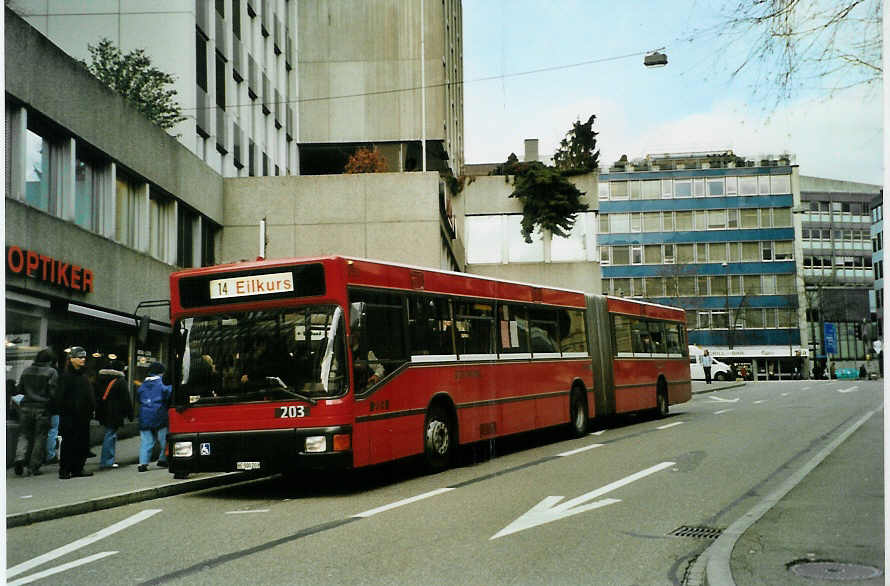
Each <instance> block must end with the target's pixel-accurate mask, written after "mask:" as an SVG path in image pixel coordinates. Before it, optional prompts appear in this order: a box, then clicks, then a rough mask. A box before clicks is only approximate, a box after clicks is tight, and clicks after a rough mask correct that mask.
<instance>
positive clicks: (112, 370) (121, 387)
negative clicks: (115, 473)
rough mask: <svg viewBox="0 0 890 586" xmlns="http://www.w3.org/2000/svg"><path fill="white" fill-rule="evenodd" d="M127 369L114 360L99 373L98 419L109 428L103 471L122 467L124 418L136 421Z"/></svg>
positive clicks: (100, 465)
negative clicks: (117, 454)
mask: <svg viewBox="0 0 890 586" xmlns="http://www.w3.org/2000/svg"><path fill="white" fill-rule="evenodd" d="M123 370H124V366H123V364H122V363H121V362H120V361H119V360H112V361H111V363H110V364H109V365H108V368H103V369H101V370H100V371H99V376H98V378H97V379H96V419H97V420H98V421H99V423H101V424H102V425H103V426H104V427H105V437H104V438H103V439H102V456H101V459H100V460H99V468H100V469H103V470H105V469H108V468H117V467H118V465H117V464H115V463H114V451H115V446H116V445H117V430H118V429H119V428H120V427H121V426H122V425H123V424H124V418H126V419H133V404H132V403H131V402H130V393H129V392H128V385H127V379H126V378H125V377H124V372H123Z"/></svg>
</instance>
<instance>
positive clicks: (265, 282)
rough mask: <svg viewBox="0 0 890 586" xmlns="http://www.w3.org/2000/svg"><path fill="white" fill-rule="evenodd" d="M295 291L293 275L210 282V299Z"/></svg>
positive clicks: (279, 274) (268, 275)
mask: <svg viewBox="0 0 890 586" xmlns="http://www.w3.org/2000/svg"><path fill="white" fill-rule="evenodd" d="M293 290H294V275H293V273H271V274H266V275H242V276H240V277H229V278H227V279H213V280H212V281H210V299H227V298H231V297H248V296H254V295H271V294H274V293H288V292H293Z"/></svg>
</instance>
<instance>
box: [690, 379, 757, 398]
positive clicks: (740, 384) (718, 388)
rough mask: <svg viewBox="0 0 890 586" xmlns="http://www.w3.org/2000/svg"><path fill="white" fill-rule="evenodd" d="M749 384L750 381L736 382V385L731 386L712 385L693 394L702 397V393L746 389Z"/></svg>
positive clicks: (694, 391)
mask: <svg viewBox="0 0 890 586" xmlns="http://www.w3.org/2000/svg"><path fill="white" fill-rule="evenodd" d="M747 384H748V381H739V382H735V383H732V384H729V385H722V386H715V385H710V386H709V387H706V388H704V389H699V390H693V391H692V394H693V395H700V394H702V393H714V392H716V391H725V390H726V389H735V388H738V387H744V386H745V385H747Z"/></svg>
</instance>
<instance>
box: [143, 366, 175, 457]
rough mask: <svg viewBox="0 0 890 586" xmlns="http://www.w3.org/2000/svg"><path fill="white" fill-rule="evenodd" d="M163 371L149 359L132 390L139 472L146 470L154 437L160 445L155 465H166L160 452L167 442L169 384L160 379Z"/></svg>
mask: <svg viewBox="0 0 890 586" xmlns="http://www.w3.org/2000/svg"><path fill="white" fill-rule="evenodd" d="M163 374H164V365H163V364H161V363H160V362H152V363H151V364H150V365H149V366H148V376H147V377H145V380H144V381H143V382H142V384H141V385H139V389H138V390H137V391H136V394H137V396H138V399H139V440H140V441H139V472H147V471H148V462H149V460H151V451H152V449H154V446H155V441H156V440H157V442H158V443H159V444H160V446H161V455H160V456H159V457H158V466H159V467H161V468H166V467H167V460H166V454H164V450H165V448H166V443H167V408H168V407H169V406H170V396H171V395H172V394H173V387H172V386H170V385H165V384H164V381H163V379H162V378H161V377H162V376H163Z"/></svg>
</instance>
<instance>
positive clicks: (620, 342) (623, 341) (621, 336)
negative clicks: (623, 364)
mask: <svg viewBox="0 0 890 586" xmlns="http://www.w3.org/2000/svg"><path fill="white" fill-rule="evenodd" d="M631 321H632V320H631V319H630V318H628V317H625V316H623V315H613V316H612V324H613V327H614V331H613V333H612V337H613V339H614V340H615V351H616V352H617V355H618V356H629V355H632V354H633V345H632V343H631Z"/></svg>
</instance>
